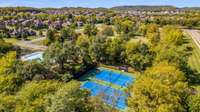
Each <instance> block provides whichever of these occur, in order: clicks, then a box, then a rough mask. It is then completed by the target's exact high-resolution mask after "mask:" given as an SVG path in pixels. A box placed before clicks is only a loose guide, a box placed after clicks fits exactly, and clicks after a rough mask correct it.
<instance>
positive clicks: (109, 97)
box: [81, 67, 134, 110]
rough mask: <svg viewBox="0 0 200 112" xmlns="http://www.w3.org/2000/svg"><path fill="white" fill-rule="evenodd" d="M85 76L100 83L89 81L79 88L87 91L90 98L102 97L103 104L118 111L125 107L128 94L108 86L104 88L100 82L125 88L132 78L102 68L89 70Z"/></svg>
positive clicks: (122, 73)
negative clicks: (89, 93)
mask: <svg viewBox="0 0 200 112" xmlns="http://www.w3.org/2000/svg"><path fill="white" fill-rule="evenodd" d="M86 76H87V77H93V78H94V79H98V80H99V81H100V82H97V81H96V80H93V81H91V80H90V79H89V80H86V82H85V83H84V84H83V85H82V86H81V88H83V89H88V90H89V91H90V92H91V96H97V95H101V96H103V99H104V101H105V103H107V104H109V105H111V106H114V107H115V108H117V109H120V110H123V109H125V108H126V107H127V105H126V99H127V96H128V94H127V93H125V92H124V91H122V90H118V89H115V87H114V88H113V87H111V86H109V85H107V86H105V84H103V83H102V82H101V81H103V82H108V83H111V84H113V85H116V86H118V87H121V88H126V87H127V86H128V85H130V84H131V83H132V82H133V80H134V77H131V76H130V75H127V74H125V73H124V72H115V71H112V70H108V69H105V68H102V67H100V68H98V69H94V70H91V71H90V72H88V74H87V75H86ZM86 79H87V78H86ZM101 83H102V84H101Z"/></svg>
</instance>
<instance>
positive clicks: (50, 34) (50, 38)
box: [46, 29, 55, 45]
mask: <svg viewBox="0 0 200 112" xmlns="http://www.w3.org/2000/svg"><path fill="white" fill-rule="evenodd" d="M46 38H47V39H46V44H47V45H49V44H51V43H52V42H54V41H55V32H54V31H53V30H51V29H49V30H47V33H46Z"/></svg>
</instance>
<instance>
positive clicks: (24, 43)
mask: <svg viewBox="0 0 200 112" xmlns="http://www.w3.org/2000/svg"><path fill="white" fill-rule="evenodd" d="M44 39H45V38H44V37H43V38H38V39H34V40H32V41H20V42H17V43H16V45H18V46H20V47H23V48H28V49H31V50H42V51H43V50H45V49H47V46H44V45H37V44H34V43H35V42H38V41H42V40H44Z"/></svg>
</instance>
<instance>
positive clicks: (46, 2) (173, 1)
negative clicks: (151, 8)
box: [0, 0, 200, 8]
mask: <svg viewBox="0 0 200 112" xmlns="http://www.w3.org/2000/svg"><path fill="white" fill-rule="evenodd" d="M121 5H173V6H177V7H200V0H0V7H8V6H28V7H37V8H41V7H55V8H60V7H90V8H96V7H105V8H110V7H113V6H121Z"/></svg>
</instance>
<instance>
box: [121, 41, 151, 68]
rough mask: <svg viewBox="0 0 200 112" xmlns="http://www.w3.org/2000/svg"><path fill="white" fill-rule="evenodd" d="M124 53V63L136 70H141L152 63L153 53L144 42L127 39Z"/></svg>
mask: <svg viewBox="0 0 200 112" xmlns="http://www.w3.org/2000/svg"><path fill="white" fill-rule="evenodd" d="M125 54H126V63H127V64H129V65H131V66H132V67H133V68H134V69H136V70H139V71H143V70H145V69H146V67H149V66H151V64H152V60H153V54H152V53H151V52H150V49H149V47H148V46H147V45H146V44H144V43H141V42H133V41H128V42H127V43H126V46H125Z"/></svg>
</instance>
